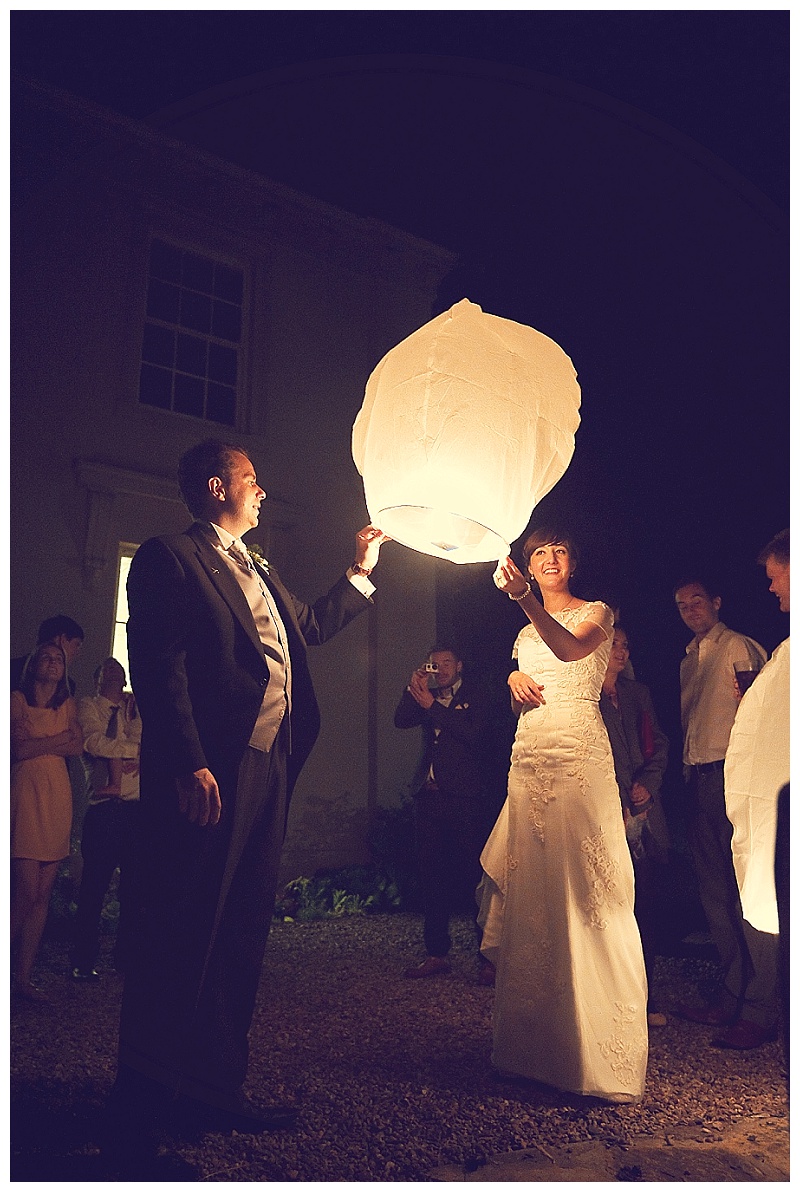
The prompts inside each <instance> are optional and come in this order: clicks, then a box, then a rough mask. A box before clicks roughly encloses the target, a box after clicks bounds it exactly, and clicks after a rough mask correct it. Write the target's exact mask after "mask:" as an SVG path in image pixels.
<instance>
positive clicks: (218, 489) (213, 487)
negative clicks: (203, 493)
mask: <svg viewBox="0 0 800 1192" xmlns="http://www.w3.org/2000/svg"><path fill="white" fill-rule="evenodd" d="M208 491H209V492H210V493H211V496H212V497H213V498H214V500H215V501H224V500H225V485H224V484H223V483H222V480H221V478H220V477H219V476H210V477H209V479H208Z"/></svg>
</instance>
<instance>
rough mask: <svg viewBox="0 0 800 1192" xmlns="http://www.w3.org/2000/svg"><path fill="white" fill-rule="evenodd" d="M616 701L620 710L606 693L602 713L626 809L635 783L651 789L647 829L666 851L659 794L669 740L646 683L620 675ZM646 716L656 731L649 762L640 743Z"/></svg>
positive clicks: (665, 833) (666, 844)
mask: <svg viewBox="0 0 800 1192" xmlns="http://www.w3.org/2000/svg"><path fill="white" fill-rule="evenodd" d="M617 698H618V700H619V709H617V708H615V707H614V705H613V703H612V702H611V700H610V699H609V697H608V696H607V695H606V694H605V692H603V693H602V694H601V696H600V713H601V715H602V717H603V720H604V722H605V726H606V730H607V732H608V739H609V741H610V742H611V752H612V753H613V755H614V770H615V773H616V777H617V785H618V786H619V790H620V797H621V799H622V801H623V803H625V804H626V806H628V807H631V803H630V792H631V787H632V786H633V783H634V781H636V782H641V784H642V786H645V787H646V788H647V789H648V790H649V792H650V794H651V795H652V796H653V800H654V805H653V807H652V808H651V809H650V811H649V812H648V817H647V823H648V827H649V828H650V831H651V833H652V835H653V836H654V837H655V839H656V841H657V842H658V844H659V845H660V846H661V847H662V848H666V847H668V845H669V832H668V830H667V825H666V820H665V818H664V812H663V808H662V807H661V801H660V799H659V792H660V790H661V780H662V778H663V777H664V771H665V770H666V768H667V753H668V750H669V741H668V740H667V738H666V736H665V735H664V733H663V732H662V731H661V728H660V726H659V723H658V721H657V719H656V714H655V709H654V708H653V701H652V699H651V697H650V692H649V690H648V688H647V687H645V685H644V683H637V682H636V680H635V679H626V678H625V677H624V676H623V675H620V676H619V678H618V679H617ZM645 715H647V716H649V718H650V723H651V725H652V729H653V754H652V756H651V757H650V758H649V759H647V760H645V758H644V756H643V755H642V742H641V724H642V718H643V716H645ZM631 809H633V808H632V807H631Z"/></svg>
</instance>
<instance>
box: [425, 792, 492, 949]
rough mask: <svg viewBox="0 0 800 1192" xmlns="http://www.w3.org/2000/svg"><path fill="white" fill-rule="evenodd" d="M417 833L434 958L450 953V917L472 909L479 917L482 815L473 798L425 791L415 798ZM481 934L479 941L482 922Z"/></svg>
mask: <svg viewBox="0 0 800 1192" xmlns="http://www.w3.org/2000/svg"><path fill="white" fill-rule="evenodd" d="M414 835H415V843H416V852H417V866H418V869H419V879H420V888H421V892H422V909H423V915H424V929H423V938H424V941H425V949H426V951H427V952H428V955H429V956H446V955H447V953H448V952H449V951H450V947H451V944H452V940H451V938H450V916H451V915H452V913H453V912H454V911H455V910H456V909H457V908H460V907H469V908H470V910H471V911H473V912H474V913H475V915H476V916H477V903H476V900H475V889H476V887H477V885H478V881H479V880H480V861H479V858H480V850H481V847H482V845H483V841H482V840H480V839H479V838H478V824H477V812H476V808H475V807H474V806H473V804H472V802H471V801H470V800H466V799H464V798H462V797H461V796H459V795H450V794H445V792H444V791H442V790H432V789H430V788H429V787H423V788H422V789H421V790H420V791H419V792H418V793H417V795H416V797H415V799H414ZM475 930H476V934H478V938H479V929H478V926H477V922H476V924H475Z"/></svg>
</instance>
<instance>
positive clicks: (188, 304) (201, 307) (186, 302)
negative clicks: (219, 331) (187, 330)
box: [180, 290, 211, 332]
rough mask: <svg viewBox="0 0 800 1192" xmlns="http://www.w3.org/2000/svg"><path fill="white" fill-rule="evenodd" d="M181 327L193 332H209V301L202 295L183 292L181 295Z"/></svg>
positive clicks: (187, 291)
mask: <svg viewBox="0 0 800 1192" xmlns="http://www.w3.org/2000/svg"><path fill="white" fill-rule="evenodd" d="M180 323H181V326H182V327H191V329H192V330H193V331H205V332H209V331H210V330H211V299H210V298H206V296H205V295H204V294H193V293H191V291H189V290H184V291H183V293H182V295H181V318H180Z"/></svg>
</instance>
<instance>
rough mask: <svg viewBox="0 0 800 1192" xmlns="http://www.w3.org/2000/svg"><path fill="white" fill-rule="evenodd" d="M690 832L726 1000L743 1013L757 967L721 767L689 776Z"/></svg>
mask: <svg viewBox="0 0 800 1192" xmlns="http://www.w3.org/2000/svg"><path fill="white" fill-rule="evenodd" d="M688 794H689V819H688V824H687V829H688V830H687V835H688V839H689V848H690V850H691V853H692V859H693V861H694V867H695V873H696V875H697V884H698V890H699V893H700V901H701V903H702V905H703V910H704V912H705V916H706V922H707V923H708V929H709V931H710V932H711V938H712V940H713V941H714V945H715V947H716V949H717V952H718V954H719V961H720V966H721V969H722V984H723V999H724V1001H725V1002H726V1003H727V1004H728V1005H729V1006H730V1007H731V1009H734V1008H736V1009H738V1011H739V1012H741V1010H742V1007H743V1003H744V996H745V989H746V987H747V985H748V983H749V981H750V980H751V978H752V975H753V966H752V963H751V960H750V954H749V951H748V948H747V941H746V939H745V931H744V920H743V918H742V906H741V902H740V899H739V887H738V885H737V882H736V871H735V870H734V868H733V853H732V852H731V839H732V837H733V826H732V824H731V822H730V820H729V819H728V816H727V813H726V810H725V785H724V777H723V771H722V768H721V767H720V768H719V769H716V770H710V771H707V772H705V773H700V772H699V771H698V769H697V768H695V767H693V768H692V769H691V772H690V778H689V791H688Z"/></svg>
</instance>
